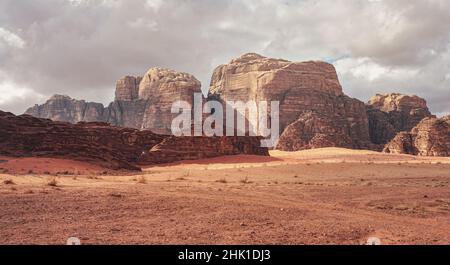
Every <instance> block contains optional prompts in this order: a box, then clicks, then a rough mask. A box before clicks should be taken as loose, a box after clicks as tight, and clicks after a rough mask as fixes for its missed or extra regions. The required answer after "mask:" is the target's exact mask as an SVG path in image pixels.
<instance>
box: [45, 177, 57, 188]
mask: <svg viewBox="0 0 450 265" xmlns="http://www.w3.org/2000/svg"><path fill="white" fill-rule="evenodd" d="M47 186H50V187H57V186H58V181H57V180H56V178H55V177H51V178H49V179H47Z"/></svg>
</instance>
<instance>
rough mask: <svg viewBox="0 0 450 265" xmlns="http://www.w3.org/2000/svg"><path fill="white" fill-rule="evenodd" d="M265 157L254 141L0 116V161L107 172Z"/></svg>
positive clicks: (6, 115)
mask: <svg viewBox="0 0 450 265" xmlns="http://www.w3.org/2000/svg"><path fill="white" fill-rule="evenodd" d="M235 154H253V155H268V150H267V148H262V147H260V142H259V138H257V137H171V136H167V135H159V134H155V133H153V132H151V131H148V130H137V129H132V128H122V127H115V126H110V125H109V124H107V123H101V122H94V123H86V122H80V123H77V124H71V123H67V122H57V121H52V120H49V119H41V118H35V117H32V116H29V115H21V116H15V115H13V114H11V113H6V112H2V111H0V155H7V156H16V157H20V156H44V157H61V158H69V159H75V160H80V161H87V162H92V163H96V164H99V165H101V166H104V167H107V168H111V169H128V170H139V169H140V168H139V165H151V164H155V163H166V162H173V161H178V160H186V159H198V158H206V157H214V156H222V155H235Z"/></svg>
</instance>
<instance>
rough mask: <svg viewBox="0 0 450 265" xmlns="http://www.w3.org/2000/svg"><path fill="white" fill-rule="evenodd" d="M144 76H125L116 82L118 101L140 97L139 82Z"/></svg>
mask: <svg viewBox="0 0 450 265" xmlns="http://www.w3.org/2000/svg"><path fill="white" fill-rule="evenodd" d="M141 80H142V77H140V76H137V77H136V76H125V77H123V78H121V79H119V80H117V83H116V98H115V99H116V101H133V100H138V99H139V84H140V83H141Z"/></svg>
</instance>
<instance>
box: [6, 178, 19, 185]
mask: <svg viewBox="0 0 450 265" xmlns="http://www.w3.org/2000/svg"><path fill="white" fill-rule="evenodd" d="M3 184H5V185H15V184H16V183H14V181H13V180H12V179H5V180H4V181H3Z"/></svg>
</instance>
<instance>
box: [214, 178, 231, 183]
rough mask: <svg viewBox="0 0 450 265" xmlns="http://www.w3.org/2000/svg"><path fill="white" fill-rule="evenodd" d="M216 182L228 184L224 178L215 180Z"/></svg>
mask: <svg viewBox="0 0 450 265" xmlns="http://www.w3.org/2000/svg"><path fill="white" fill-rule="evenodd" d="M216 182H219V183H228V181H227V180H226V179H225V178H221V179H218V180H216Z"/></svg>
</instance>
